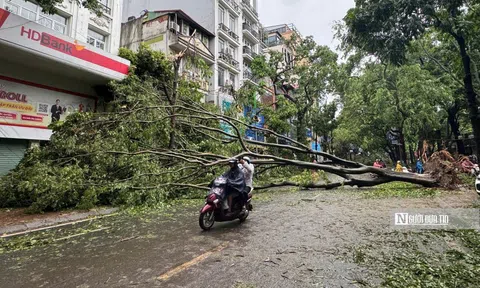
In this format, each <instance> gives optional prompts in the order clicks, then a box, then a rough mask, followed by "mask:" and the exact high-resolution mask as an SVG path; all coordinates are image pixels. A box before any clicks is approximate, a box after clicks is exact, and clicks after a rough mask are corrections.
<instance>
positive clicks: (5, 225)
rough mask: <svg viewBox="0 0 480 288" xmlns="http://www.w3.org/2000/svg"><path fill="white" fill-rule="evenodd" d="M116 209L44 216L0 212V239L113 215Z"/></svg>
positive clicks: (14, 211)
mask: <svg viewBox="0 0 480 288" xmlns="http://www.w3.org/2000/svg"><path fill="white" fill-rule="evenodd" d="M117 210H118V208H111V207H106V208H96V209H92V210H89V211H74V210H73V211H60V212H49V213H44V214H25V209H2V210H0V237H5V236H8V235H11V234H15V233H22V232H28V231H32V230H43V229H48V227H50V226H56V225H61V224H65V225H67V224H68V223H70V222H76V221H81V220H84V219H89V218H94V217H98V216H105V215H109V214H112V213H115V212H116V211H117Z"/></svg>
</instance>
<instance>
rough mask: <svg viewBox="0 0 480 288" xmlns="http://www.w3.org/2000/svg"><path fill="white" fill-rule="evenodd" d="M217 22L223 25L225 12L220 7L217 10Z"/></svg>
mask: <svg viewBox="0 0 480 288" xmlns="http://www.w3.org/2000/svg"><path fill="white" fill-rule="evenodd" d="M218 21H219V23H222V24H224V23H225V10H224V9H223V8H221V7H219V8H218Z"/></svg>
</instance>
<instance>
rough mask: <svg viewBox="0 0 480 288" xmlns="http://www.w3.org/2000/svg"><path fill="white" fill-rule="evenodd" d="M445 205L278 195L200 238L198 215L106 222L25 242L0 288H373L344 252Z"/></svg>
mask: <svg viewBox="0 0 480 288" xmlns="http://www.w3.org/2000/svg"><path fill="white" fill-rule="evenodd" d="M467 200H468V199H467ZM467 200H465V201H467ZM455 201H457V202H458V201H462V200H461V199H460V200H459V197H458V196H455V197H454V196H452V197H451V199H445V198H438V199H433V200H432V199H429V200H424V199H383V200H382V199H378V200H373V199H364V198H361V197H360V196H358V193H357V194H355V193H352V192H348V191H346V192H339V191H334V192H319V191H316V192H297V193H286V194H278V195H276V196H275V197H273V198H272V199H270V200H264V201H261V202H260V203H258V201H257V203H254V204H256V205H255V207H254V211H253V212H252V213H251V214H250V217H249V218H248V220H247V221H246V222H245V223H243V224H240V223H239V222H238V221H234V222H230V223H216V224H215V226H214V228H213V229H212V230H211V231H209V232H202V231H201V229H200V228H199V226H198V210H199V208H200V206H198V207H190V208H182V209H179V210H178V211H174V212H171V213H170V214H165V213H160V214H157V215H148V216H146V215H143V216H131V215H130V216H127V215H120V216H113V217H108V218H105V219H102V220H96V221H93V222H91V223H84V224H81V225H75V226H74V227H70V228H65V229H57V230H55V231H49V232H45V233H44V234H40V235H30V236H29V237H33V236H35V243H29V245H33V247H31V249H28V250H24V251H13V252H6V253H3V254H0V279H1V280H0V287H83V288H86V287H361V286H360V285H359V284H357V283H358V282H359V279H361V280H362V281H367V282H368V283H370V284H378V283H379V281H380V280H379V279H378V278H377V276H376V275H372V273H371V272H369V271H367V270H366V269H365V268H362V267H360V266H358V265H356V264H355V263H354V261H352V259H351V258H352V257H351V248H352V247H353V246H355V245H359V244H367V243H371V241H373V242H374V240H375V238H376V237H380V236H379V235H381V234H382V233H385V232H386V231H389V230H390V229H391V228H390V222H389V221H391V219H390V211H391V210H392V209H394V208H397V207H399V206H400V207H408V206H411V205H414V206H415V207H422V206H424V207H427V206H432V207H433V206H445V205H446V204H445V203H448V205H449V206H452V205H453V206H455ZM461 205H462V204H461V203H459V204H458V205H457V206H461ZM24 239H25V241H26V239H27V237H24ZM42 239H43V240H42ZM45 239H48V240H45ZM42 241H43V242H42ZM30 242H31V240H30ZM39 243H40V245H39ZM12 245H13V244H12ZM24 246H25V243H23V246H19V247H24ZM12 250H13V248H12ZM362 281H360V282H362Z"/></svg>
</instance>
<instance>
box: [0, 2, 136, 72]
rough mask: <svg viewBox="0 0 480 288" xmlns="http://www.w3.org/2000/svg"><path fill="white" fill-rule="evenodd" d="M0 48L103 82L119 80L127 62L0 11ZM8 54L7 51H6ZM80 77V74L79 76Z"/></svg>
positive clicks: (127, 65)
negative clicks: (9, 48) (29, 55)
mask: <svg viewBox="0 0 480 288" xmlns="http://www.w3.org/2000/svg"><path fill="white" fill-rule="evenodd" d="M0 46H1V47H0V49H1V50H2V56H5V55H4V53H3V51H4V50H6V47H7V46H9V47H11V48H13V49H16V50H18V51H23V52H24V53H25V52H26V53H29V54H32V55H35V56H36V57H38V58H40V59H42V58H43V59H45V60H49V61H50V62H53V63H56V64H59V65H63V66H65V68H66V69H65V70H68V68H71V69H73V70H83V71H86V72H88V73H90V74H95V75H97V76H100V77H101V78H104V79H110V80H121V79H123V78H124V77H125V76H126V75H127V74H128V68H129V66H130V62H129V61H128V60H125V59H123V58H120V57H118V56H115V55H113V54H110V53H107V52H105V51H103V50H101V49H97V48H95V47H93V46H90V45H88V44H86V43H82V42H80V41H78V40H76V39H72V38H70V37H68V36H65V35H63V34H61V33H59V32H57V31H54V30H51V29H49V28H46V27H44V26H42V25H40V24H38V23H35V22H32V21H30V20H28V19H25V18H23V17H20V16H18V15H15V14H12V13H10V12H8V11H6V10H4V9H1V8H0ZM7 52H8V51H7ZM80 76H81V75H80Z"/></svg>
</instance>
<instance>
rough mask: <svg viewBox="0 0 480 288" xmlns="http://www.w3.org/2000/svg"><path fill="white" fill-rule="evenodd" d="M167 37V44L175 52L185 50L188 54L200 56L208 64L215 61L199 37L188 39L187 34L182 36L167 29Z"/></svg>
mask: <svg viewBox="0 0 480 288" xmlns="http://www.w3.org/2000/svg"><path fill="white" fill-rule="evenodd" d="M168 37H169V43H168V44H169V46H170V48H171V49H172V50H174V51H175V52H180V51H187V53H189V54H192V55H196V56H200V57H201V58H202V59H203V60H204V61H205V63H207V64H208V65H212V64H214V63H215V56H213V54H212V52H211V51H210V50H209V49H208V48H207V47H205V45H204V44H203V43H202V41H201V40H200V39H197V38H194V39H190V37H189V36H183V35H181V34H178V33H176V32H172V31H169V36H168Z"/></svg>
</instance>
